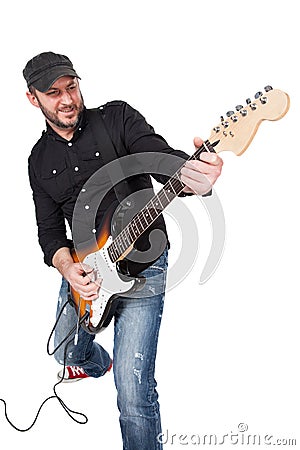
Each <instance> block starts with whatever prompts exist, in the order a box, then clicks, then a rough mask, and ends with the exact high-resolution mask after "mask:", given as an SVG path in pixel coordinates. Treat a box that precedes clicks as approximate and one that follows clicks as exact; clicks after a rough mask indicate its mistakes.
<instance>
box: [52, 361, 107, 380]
mask: <svg viewBox="0 0 300 450" xmlns="http://www.w3.org/2000/svg"><path fill="white" fill-rule="evenodd" d="M111 368H112V361H111V363H110V365H109V368H108V369H107V371H106V372H109V371H110V369H111ZM63 372H64V371H63V369H62V370H60V371H59V372H58V374H57V378H58V379H59V380H61V379H62V376H63ZM84 378H91V377H90V376H89V375H88V374H86V373H85V371H84V369H83V368H82V367H79V366H66V369H65V375H64V378H63V380H62V383H72V382H74V381H79V380H83V379H84Z"/></svg>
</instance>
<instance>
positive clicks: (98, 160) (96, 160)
mask: <svg viewBox="0 0 300 450" xmlns="http://www.w3.org/2000/svg"><path fill="white" fill-rule="evenodd" d="M81 159H82V164H83V166H84V170H85V173H86V174H87V176H88V177H89V176H91V175H92V174H93V173H94V172H95V171H96V170H98V169H100V167H102V166H103V159H102V156H101V150H100V147H99V146H98V145H95V146H93V147H90V148H89V149H87V150H85V152H84V153H83V154H82V155H81Z"/></svg>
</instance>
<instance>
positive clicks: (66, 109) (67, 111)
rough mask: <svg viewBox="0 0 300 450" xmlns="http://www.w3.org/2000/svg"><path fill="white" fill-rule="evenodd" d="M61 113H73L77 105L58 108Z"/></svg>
mask: <svg viewBox="0 0 300 450" xmlns="http://www.w3.org/2000/svg"><path fill="white" fill-rule="evenodd" d="M58 111H59V112H60V113H62V114H65V115H68V114H73V113H74V111H75V107H74V106H71V107H69V108H62V109H59V110H58Z"/></svg>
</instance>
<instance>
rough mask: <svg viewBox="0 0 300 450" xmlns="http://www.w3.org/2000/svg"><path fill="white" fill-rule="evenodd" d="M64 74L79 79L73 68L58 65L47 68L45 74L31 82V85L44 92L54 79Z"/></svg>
mask: <svg viewBox="0 0 300 450" xmlns="http://www.w3.org/2000/svg"><path fill="white" fill-rule="evenodd" d="M64 76H70V77H76V78H79V79H80V77H79V76H78V75H77V73H76V72H75V70H74V69H72V68H71V67H66V66H58V67H53V68H52V69H50V70H47V72H46V73H45V75H42V76H41V78H39V79H38V80H37V81H35V82H33V83H32V86H34V87H35V88H36V89H37V90H38V91H40V92H46V91H48V90H49V89H50V88H51V86H52V84H53V83H55V81H56V80H58V79H59V78H61V77H64Z"/></svg>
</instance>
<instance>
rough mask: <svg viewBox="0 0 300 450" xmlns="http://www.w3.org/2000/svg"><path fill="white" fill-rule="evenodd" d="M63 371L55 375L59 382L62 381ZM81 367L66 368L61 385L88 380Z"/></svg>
mask: <svg viewBox="0 0 300 450" xmlns="http://www.w3.org/2000/svg"><path fill="white" fill-rule="evenodd" d="M63 373H64V370H60V371H59V372H58V374H57V378H58V379H59V380H61V379H62V376H63ZM88 377H89V375H87V374H86V373H85V371H84V369H83V368H82V367H79V366H66V368H65V374H64V378H63V380H62V382H63V383H72V382H73V381H79V380H83V379H84V378H88Z"/></svg>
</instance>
